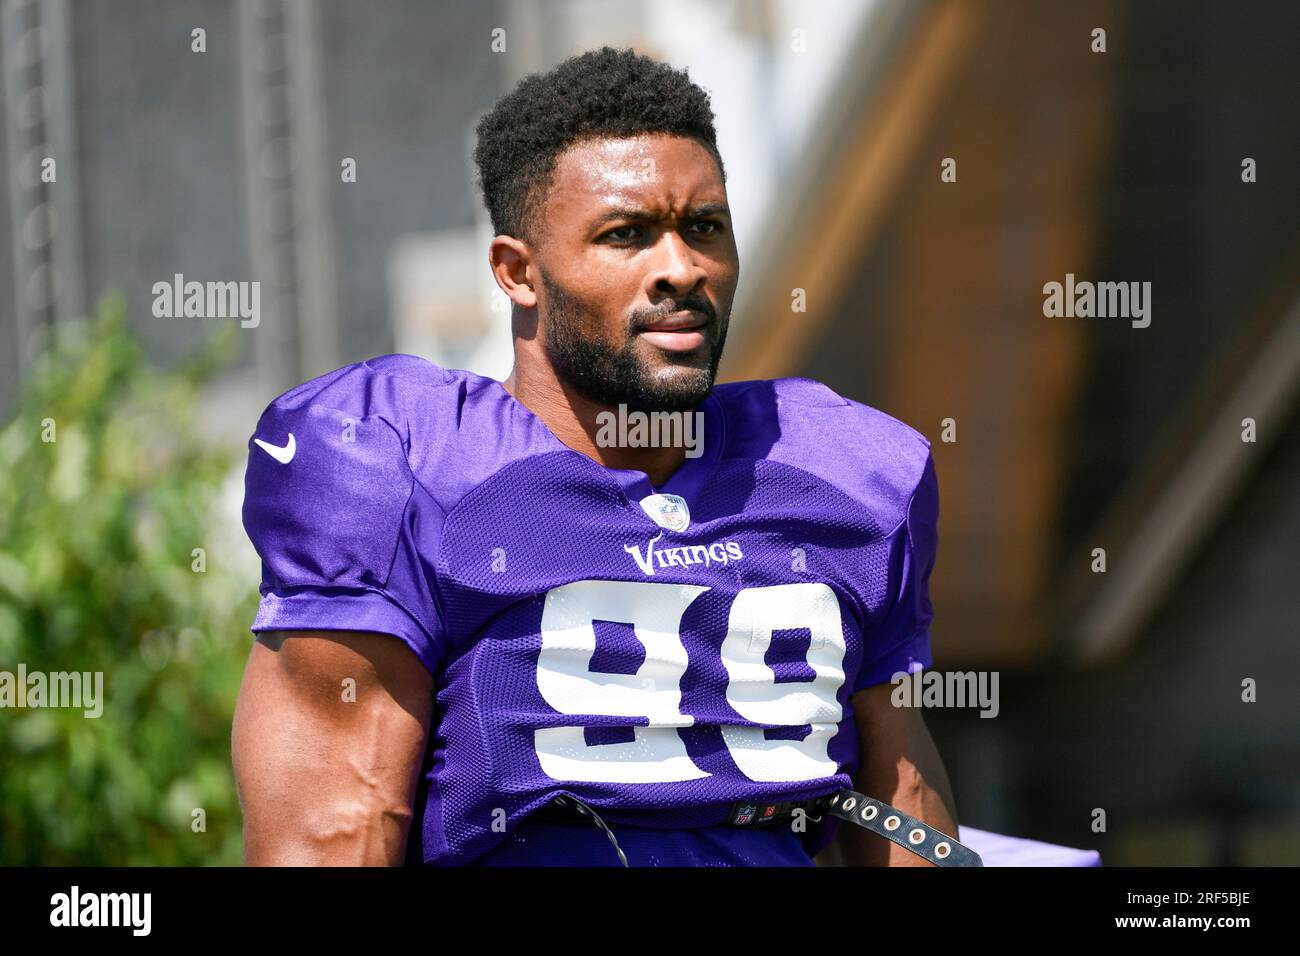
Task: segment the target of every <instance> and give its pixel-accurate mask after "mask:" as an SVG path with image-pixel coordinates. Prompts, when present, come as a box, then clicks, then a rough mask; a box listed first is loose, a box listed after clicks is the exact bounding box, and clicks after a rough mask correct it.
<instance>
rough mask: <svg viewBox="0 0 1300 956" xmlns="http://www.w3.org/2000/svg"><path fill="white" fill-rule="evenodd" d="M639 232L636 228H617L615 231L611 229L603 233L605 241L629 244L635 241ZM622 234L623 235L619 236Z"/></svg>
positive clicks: (638, 228)
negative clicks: (610, 240) (611, 240)
mask: <svg viewBox="0 0 1300 956" xmlns="http://www.w3.org/2000/svg"><path fill="white" fill-rule="evenodd" d="M640 232H641V230H640V227H638V226H619V227H618V228H617V229H611V230H610V231H609V232H607V233H605V238H606V239H613V240H614V241H615V242H630V241H632V240H633V239H635V238H636V237H637V236H638V235H639V234H640ZM620 233H624V235H620Z"/></svg>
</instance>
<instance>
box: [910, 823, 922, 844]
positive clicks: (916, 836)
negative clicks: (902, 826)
mask: <svg viewBox="0 0 1300 956" xmlns="http://www.w3.org/2000/svg"><path fill="white" fill-rule="evenodd" d="M907 839H908V840H910V841H911V842H912V843H913V844H914V845H915V844H917V843H924V842H925V831H924V830H922V829H921V828H920V827H917V828H916V829H915V830H913V831H912V832H911V833H909V834H908V835H907Z"/></svg>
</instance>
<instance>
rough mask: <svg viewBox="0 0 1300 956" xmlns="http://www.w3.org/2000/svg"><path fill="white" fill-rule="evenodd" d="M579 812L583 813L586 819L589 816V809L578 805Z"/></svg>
mask: <svg viewBox="0 0 1300 956" xmlns="http://www.w3.org/2000/svg"><path fill="white" fill-rule="evenodd" d="M577 810H578V812H579V813H581V814H582V815H583V816H584V817H585V816H586V815H587V808H586V807H584V806H583V805H582V804H578V805H577Z"/></svg>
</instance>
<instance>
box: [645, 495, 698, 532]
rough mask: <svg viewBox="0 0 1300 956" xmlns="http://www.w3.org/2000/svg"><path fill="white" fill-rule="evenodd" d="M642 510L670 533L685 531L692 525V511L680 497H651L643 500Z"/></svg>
mask: <svg viewBox="0 0 1300 956" xmlns="http://www.w3.org/2000/svg"><path fill="white" fill-rule="evenodd" d="M641 509H642V510H643V511H644V512H645V513H646V514H647V515H649V516H650V520H651V521H653V522H654V523H655V524H657V525H659V527H661V528H667V529H668V530H669V531H685V530H686V528H687V526H688V525H689V524H690V523H691V509H690V508H688V507H687V506H686V499H685V498H683V497H681V496H680V495H649V496H648V497H645V498H642V499H641Z"/></svg>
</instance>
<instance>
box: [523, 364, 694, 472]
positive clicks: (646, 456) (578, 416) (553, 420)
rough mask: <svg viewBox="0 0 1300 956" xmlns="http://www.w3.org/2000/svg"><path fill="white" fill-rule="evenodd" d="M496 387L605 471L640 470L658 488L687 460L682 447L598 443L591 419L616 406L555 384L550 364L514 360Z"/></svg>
mask: <svg viewBox="0 0 1300 956" xmlns="http://www.w3.org/2000/svg"><path fill="white" fill-rule="evenodd" d="M501 384H502V385H503V386H505V389H506V391H507V392H509V393H510V394H511V395H513V396H514V397H515V398H516V399H517V400H518V401H520V402H522V403H523V404H524V405H526V406H527V407H528V409H529V410H530V411H531V412H532V413H533V414H534V415H536V416H537V417H538V418H540V419H541V420H542V421H543V422H544V423H545V424H546V427H547V428H549V429H550V430H551V432H552V434H554V435H555V437H556V438H558V439H559V440H560V441H562V442H564V444H566V445H568V446H569V447H570V448H572V449H573V450H574V451H579V452H582V453H583V454H584V455H586V456H587V457H588V458H591V459H592V460H593V461H595V462H596V463H598V464H600V465H603V466H605V467H606V468H619V469H627V470H632V471H642V472H645V475H646V477H647V478H649V479H650V484H652V485H654V486H655V487H656V488H658V487H659V486H661V485H662V484H663V483H664V482H666V481H667V480H668V479H669V478H670V477H672V474H673V472H675V471H676V470H677V469H678V468H679V467H681V464H682V462H683V461H684V460H685V458H686V449H685V448H681V447H662V448H624V447H618V446H601V445H599V444H597V442H596V435H597V432H598V431H599V430H600V423H599V422H598V421H597V419H596V416H597V415H599V414H600V413H601V412H611V413H613V414H615V415H617V414H618V408H617V406H612V405H604V404H601V403H599V402H592V401H589V400H587V399H585V398H583V397H582V396H581V395H579V394H578V393H577V392H575V391H574V390H573V389H572V388H571V387H570V386H569V385H568V384H567V383H565V382H562V381H560V379H559V378H558V377H557V376H556V375H555V374H554V372H553V371H552V370H551V369H550V367H549V366H547V367H546V368H545V369H544V370H535V369H531V368H529V367H527V366H523V367H521V366H520V364H519V363H518V362H516V363H515V366H514V368H513V369H511V370H510V375H509V376H508V377H507V378H506V380H505V381H504V382H502V383H501Z"/></svg>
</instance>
